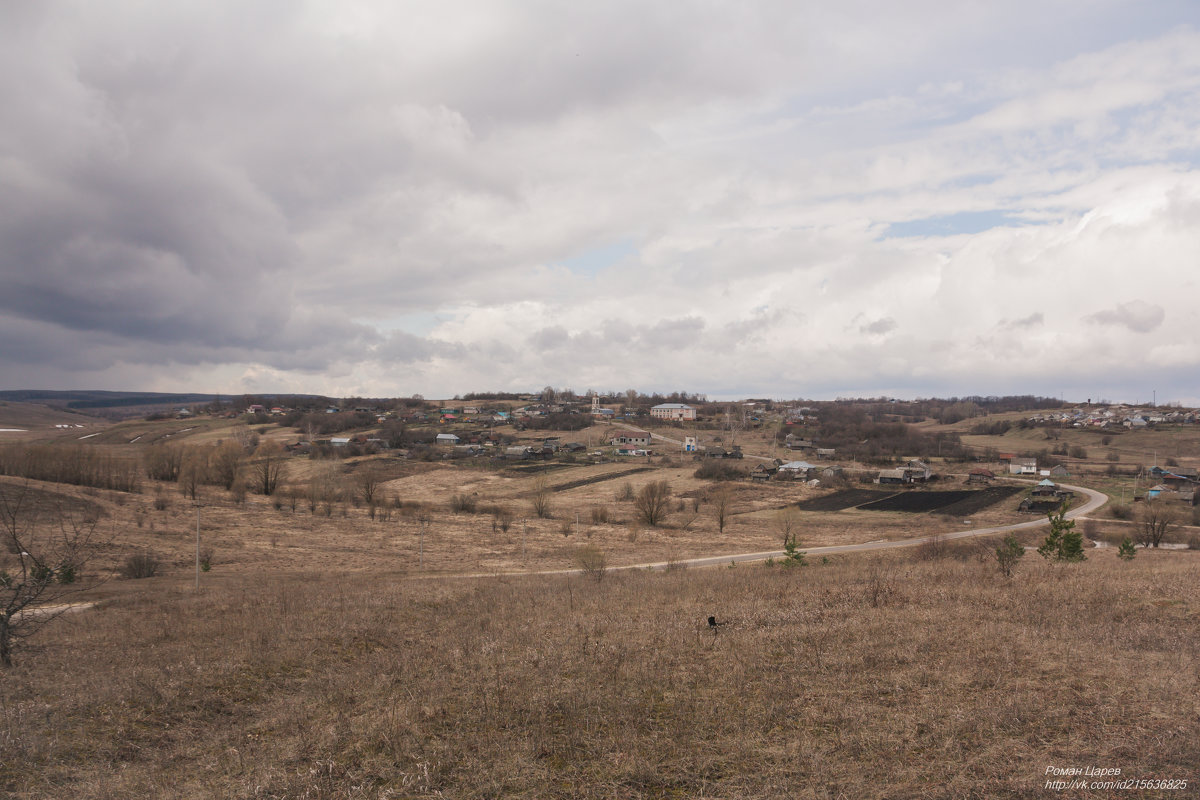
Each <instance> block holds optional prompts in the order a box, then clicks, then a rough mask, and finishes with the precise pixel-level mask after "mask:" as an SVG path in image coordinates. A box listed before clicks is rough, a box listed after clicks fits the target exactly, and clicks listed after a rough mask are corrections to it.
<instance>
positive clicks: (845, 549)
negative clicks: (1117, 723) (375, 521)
mask: <svg viewBox="0 0 1200 800" xmlns="http://www.w3.org/2000/svg"><path fill="white" fill-rule="evenodd" d="M1022 482H1023V483H1033V481H1022ZM1059 486H1062V487H1063V488H1066V489H1070V490H1071V491H1074V492H1078V493H1079V494H1082V495H1085V496H1086V497H1087V502H1086V503H1084V504H1083V505H1081V506H1079V507H1078V508H1073V509H1071V510H1070V511H1068V512H1067V519H1075V518H1076V517H1081V516H1084V515H1085V514H1090V513H1091V512H1093V511H1095V510H1096V509H1098V508H1100V507H1101V506H1103V505H1104V504H1105V503H1107V502H1108V496H1107V495H1105V494H1104V493H1103V492H1098V491H1096V490H1095V489H1088V488H1085V487H1083V486H1073V485H1071V484H1068V483H1060V484H1059ZM1049 524H1050V520H1049V518H1048V517H1039V518H1038V519H1032V520H1029V521H1028V522H1016V523H1013V524H1012V525H997V526H995V527H991V528H972V529H970V530H965V531H955V532H953V533H943V534H931V535H929V536H918V537H916V538H914V539H895V540H891V541H878V542H863V543H862V544H835V545H826V546H824V547H805V548H803V549H802V552H803V553H804V555H806V556H824V555H833V554H834V553H861V552H865V551H869V550H892V549H895V548H898V547H916V546H917V545H922V544H926V543H928V542H930V541H932V540H933V539H935V538H937V537H939V536H940V537H941V538H942V539H943V540H950V539H970V538H972V537H975V536H991V535H994V534H997V533H1009V532H1012V531H1023V530H1028V529H1030V528H1040V527H1042V526H1044V525H1049ZM785 555H786V553H785V552H784V551H783V550H768V551H765V552H761V553H735V554H732V555H724V556H704V557H701V558H682V559H679V560H677V561H651V562H647V563H643V564H627V565H624V566H619V567H608V568H607V571H608V572H620V571H623V570H632V569H642V570H652V571H654V570H666V569H679V568H681V567H718V566H724V565H726V564H740V563H742V562H746V561H765V560H767V559H768V558H783V557H784V556H785ZM583 572H584V570H582V569H547V570H532V571H529V572H473V573H468V574H462V575H422V576H419V577H422V578H495V577H499V576H501V575H581V574H583Z"/></svg>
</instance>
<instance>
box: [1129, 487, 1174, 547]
mask: <svg viewBox="0 0 1200 800" xmlns="http://www.w3.org/2000/svg"><path fill="white" fill-rule="evenodd" d="M1179 519H1180V513H1179V507H1178V506H1177V505H1176V504H1175V503H1172V502H1171V501H1169V500H1164V499H1162V498H1155V499H1153V500H1147V501H1146V502H1144V503H1141V504H1140V505H1139V507H1138V518H1137V541H1138V544H1140V545H1142V546H1143V547H1158V546H1159V545H1160V544H1162V543H1163V541H1164V540H1165V539H1166V538H1167V534H1169V533H1170V532H1171V531H1172V530H1173V529H1174V528H1175V526H1176V525H1178V524H1179Z"/></svg>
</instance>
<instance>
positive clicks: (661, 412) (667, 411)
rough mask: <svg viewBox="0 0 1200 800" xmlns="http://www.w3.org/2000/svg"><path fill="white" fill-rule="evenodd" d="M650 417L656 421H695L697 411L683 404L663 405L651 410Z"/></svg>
mask: <svg viewBox="0 0 1200 800" xmlns="http://www.w3.org/2000/svg"><path fill="white" fill-rule="evenodd" d="M650 416H652V417H654V418H655V419H683V420H689V419H695V418H696V409H694V408H692V407H691V406H689V405H684V404H683V403H663V404H661V405H657V406H654V408H652V409H650Z"/></svg>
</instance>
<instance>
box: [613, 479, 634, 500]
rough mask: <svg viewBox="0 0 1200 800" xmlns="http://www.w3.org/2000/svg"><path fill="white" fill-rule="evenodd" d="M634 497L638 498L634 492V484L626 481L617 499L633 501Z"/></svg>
mask: <svg viewBox="0 0 1200 800" xmlns="http://www.w3.org/2000/svg"><path fill="white" fill-rule="evenodd" d="M634 497H636V495H635V494H634V491H633V484H632V483H630V482H629V481H625V483H624V484H623V485H622V486H621V492H620V494H618V495H617V499H618V500H632V499H633V498H634Z"/></svg>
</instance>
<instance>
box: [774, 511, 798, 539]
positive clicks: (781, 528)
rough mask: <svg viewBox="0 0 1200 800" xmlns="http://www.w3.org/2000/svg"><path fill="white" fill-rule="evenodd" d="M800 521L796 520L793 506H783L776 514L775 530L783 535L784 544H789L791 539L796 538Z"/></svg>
mask: <svg viewBox="0 0 1200 800" xmlns="http://www.w3.org/2000/svg"><path fill="white" fill-rule="evenodd" d="M798 527H799V523H798V522H797V520H796V512H795V510H794V509H791V508H783V509H780V510H779V513H777V514H776V515H775V530H776V531H778V532H779V535H780V536H782V537H783V544H784V546H787V543H788V542H789V541H793V540H795V538H796V529H797V528H798Z"/></svg>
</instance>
